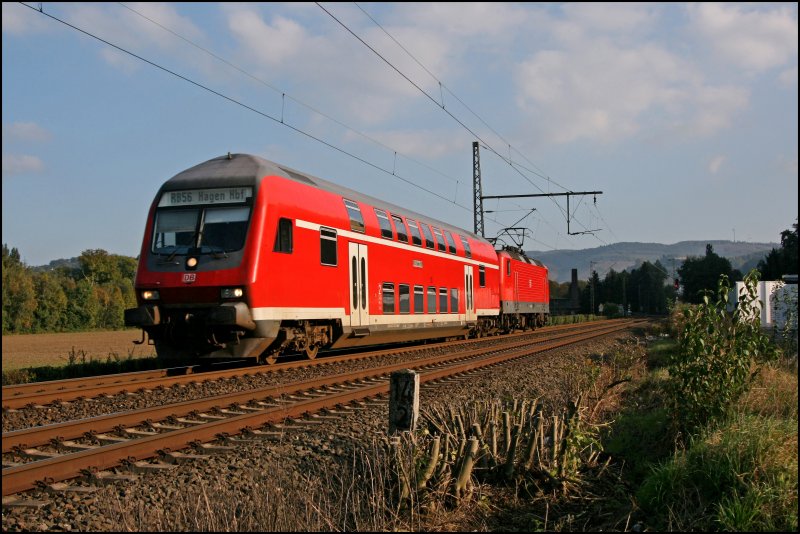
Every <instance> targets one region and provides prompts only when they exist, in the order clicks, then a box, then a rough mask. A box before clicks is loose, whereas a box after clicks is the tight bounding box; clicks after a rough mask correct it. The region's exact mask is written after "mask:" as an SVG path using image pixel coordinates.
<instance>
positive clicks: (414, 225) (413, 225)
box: [406, 219, 422, 246]
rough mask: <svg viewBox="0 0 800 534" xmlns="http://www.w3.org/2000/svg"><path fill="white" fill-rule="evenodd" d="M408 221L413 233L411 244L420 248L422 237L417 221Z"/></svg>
mask: <svg viewBox="0 0 800 534" xmlns="http://www.w3.org/2000/svg"><path fill="white" fill-rule="evenodd" d="M406 221H408V228H409V230H410V231H411V242H412V244H414V245H417V246H420V245H422V237H420V234H419V226H417V221H414V220H411V219H406Z"/></svg>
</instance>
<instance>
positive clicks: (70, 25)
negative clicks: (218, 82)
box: [20, 2, 472, 212]
mask: <svg viewBox="0 0 800 534" xmlns="http://www.w3.org/2000/svg"><path fill="white" fill-rule="evenodd" d="M20 3H21V4H22V5H23V6H25V7H28V8H30V9H32V10H34V11H36V12H38V13H41V14H42V15H45V16H46V17H49V18H51V19H53V20H55V21H57V22H60V23H61V24H64V25H66V26H68V27H70V28H72V29H74V30H76V31H79V32H81V33H83V34H84V35H87V36H89V37H91V38H93V39H96V40H98V41H100V42H102V43H104V44H106V45H108V46H111V47H113V48H114V49H116V50H119V51H120V52H123V53H125V54H128V55H130V56H131V57H134V58H136V59H138V60H140V61H143V62H145V63H147V64H148V65H151V66H153V67H155V68H157V69H160V70H162V71H164V72H166V73H168V74H171V75H172V76H175V77H176V78H179V79H181V80H183V81H185V82H188V83H190V84H192V85H194V86H196V87H199V88H200V89H203V90H204V91H208V92H209V93H212V94H214V95H216V96H218V97H220V98H223V99H225V100H227V101H229V102H231V103H233V104H236V105H237V106H241V107H242V108H244V109H247V110H249V111H252V112H253V113H256V114H258V115H261V116H262V117H264V118H267V119H270V120H272V121H274V122H275V123H277V124H281V125H283V126H285V127H287V128H289V129H290V130H293V131H295V132H297V133H299V134H301V135H304V136H306V137H308V138H310V139H313V140H314V141H317V142H319V143H322V144H323V145H325V146H327V147H329V148H331V149H333V150H336V151H337V152H340V153H342V154H344V155H347V156H349V157H351V158H353V159H356V160H358V161H360V162H361V163H364V164H365V165H369V166H370V167H372V168H374V169H376V170H379V171H381V172H384V173H386V174H389V175H391V176H394V177H396V178H397V179H399V180H402V181H403V182H406V183H407V184H409V185H412V186H414V187H416V188H418V189H420V190H422V191H425V192H426V193H429V194H431V195H433V196H436V197H438V198H440V199H442V200H445V201H447V202H449V203H450V204H454V205H456V206H458V207H460V208H463V209H465V210H468V211H470V212H471V211H472V210H471V209H470V208H469V207H467V206H464V205H463V204H459V203H457V202H454V201H452V200H450V199H448V198H447V197H445V196H443V195H440V194H439V193H436V192H435V191H431V190H430V189H427V188H425V187H423V186H421V185H419V184H417V183H414V182H412V181H411V180H409V179H407V178H404V177H402V176H401V175H399V174H397V173H394V172H392V171H390V170H388V169H385V168H383V167H381V166H380V165H378V164H376V163H372V162H371V161H368V160H366V159H364V158H362V157H360V156H357V155H355V154H353V153H351V152H348V151H347V150H345V149H343V148H341V147H338V146H336V145H334V144H332V143H329V142H327V141H325V140H324V139H321V138H319V137H317V136H315V135H312V134H310V133H309V132H306V131H305V130H302V129H301V128H298V127H296V126H292V125H291V124H289V123H287V122H285V121H282V120H281V119H280V118H278V117H274V116H272V115H270V114H269V113H266V112H264V111H261V110H258V109H256V108H254V107H252V106H250V105H248V104H245V103H243V102H240V101H239V100H236V99H235V98H232V97H229V96H227V95H225V94H223V93H221V92H219V91H217V90H215V89H212V88H210V87H208V86H206V85H203V84H201V83H200V82H196V81H194V80H192V79H191V78H189V77H187V76H184V75H182V74H179V73H177V72H175V71H173V70H170V69H168V68H167V67H164V66H162V65H159V64H158V63H155V62H154V61H150V60H149V59H146V58H144V57H142V56H140V55H138V54H136V53H134V52H131V51H129V50H127V49H125V48H122V47H121V46H118V45H115V44H114V43H112V42H110V41H108V40H106V39H103V38H102V37H99V36H97V35H94V34H93V33H91V32H88V31H86V30H84V29H82V28H79V27H77V26H75V25H73V24H70V23H69V22H67V21H65V20H62V19H60V18H58V17H56V16H54V15H51V14H49V13H46V12H44V11H43V10H41V9H36V8H34V7H32V6H29V5H28V4H25V3H23V2H20Z"/></svg>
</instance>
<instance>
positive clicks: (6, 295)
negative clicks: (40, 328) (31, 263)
mask: <svg viewBox="0 0 800 534" xmlns="http://www.w3.org/2000/svg"><path fill="white" fill-rule="evenodd" d="M35 310H36V291H35V289H34V287H33V277H32V275H31V272H30V269H29V268H28V267H27V266H26V265H25V264H24V263H23V262H22V259H21V258H20V254H19V251H18V250H17V249H16V248H12V249H11V250H9V248H8V246H7V245H5V244H3V333H4V334H5V333H17V334H21V333H28V332H31V331H32V330H33V326H34V321H35V318H34V311H35Z"/></svg>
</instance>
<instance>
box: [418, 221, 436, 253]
mask: <svg viewBox="0 0 800 534" xmlns="http://www.w3.org/2000/svg"><path fill="white" fill-rule="evenodd" d="M419 225H420V226H421V227H422V233H423V234H425V247H426V248H433V234H431V229H430V228H429V227H428V225H427V224H424V223H419Z"/></svg>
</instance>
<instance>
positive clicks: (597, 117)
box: [514, 4, 750, 143]
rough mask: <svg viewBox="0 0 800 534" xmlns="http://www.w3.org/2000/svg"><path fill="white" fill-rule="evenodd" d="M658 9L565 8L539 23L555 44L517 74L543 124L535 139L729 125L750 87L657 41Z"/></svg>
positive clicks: (522, 97)
mask: <svg viewBox="0 0 800 534" xmlns="http://www.w3.org/2000/svg"><path fill="white" fill-rule="evenodd" d="M604 9H606V10H607V12H606V11H604ZM618 10H619V12H620V17H619V19H615V18H614V16H612V15H614V14H617V12H618ZM656 10H657V8H650V7H649V6H632V7H630V8H627V7H622V6H616V5H615V6H614V9H608V6H605V8H604V6H586V5H583V4H581V5H580V6H577V5H567V6H564V9H563V10H562V14H563V16H561V17H552V24H543V25H544V26H545V27H549V28H552V32H553V36H554V38H555V42H553V43H551V45H550V46H549V47H548V48H547V49H545V50H540V51H537V52H535V53H533V54H532V55H531V56H530V57H529V58H527V59H525V60H523V61H521V62H520V63H519V64H518V68H517V71H516V72H515V75H514V76H515V82H516V88H517V103H518V105H519V106H520V107H521V108H522V109H524V110H525V111H526V112H527V113H528V114H530V116H531V117H532V121H533V123H534V124H537V125H541V126H539V136H541V137H543V138H545V139H546V140H548V141H552V142H557V143H568V142H573V141H576V140H579V139H588V140H595V141H601V142H616V141H621V140H623V139H626V138H629V137H631V136H634V135H639V134H642V133H643V132H646V133H647V135H648V136H656V135H658V134H660V133H667V134H671V135H687V134H688V135H691V136H707V135H712V134H714V133H716V132H718V131H720V130H721V129H723V128H726V127H728V126H730V125H731V124H732V122H733V118H734V117H735V115H736V114H737V113H738V112H739V111H741V110H742V109H743V108H745V107H746V106H747V105H748V101H749V95H750V93H749V91H748V90H747V89H745V88H743V87H737V86H733V85H730V84H727V85H723V84H718V83H713V82H710V81H708V80H707V74H706V72H705V69H704V68H703V66H702V65H701V64H699V63H698V60H697V59H696V58H695V57H694V56H693V55H692V54H691V53H686V52H685V51H684V50H683V49H681V47H678V49H679V51H680V52H681V53H678V52H677V51H673V50H671V49H668V48H667V47H666V46H664V45H661V44H659V42H658V41H657V40H656V39H655V38H654V37H653V36H650V35H649V34H648V28H651V27H652V28H655V27H656V22H657V21H656V20H655V15H656V14H657V11H656Z"/></svg>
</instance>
